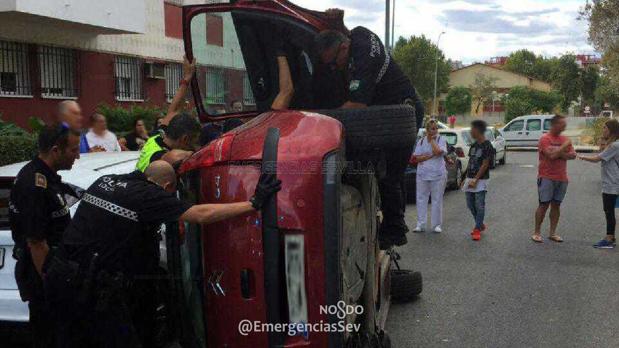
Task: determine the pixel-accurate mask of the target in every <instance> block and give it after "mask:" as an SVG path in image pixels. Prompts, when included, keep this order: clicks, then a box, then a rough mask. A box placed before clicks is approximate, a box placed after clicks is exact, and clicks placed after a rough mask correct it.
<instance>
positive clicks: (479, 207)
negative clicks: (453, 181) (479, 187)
mask: <svg viewBox="0 0 619 348" xmlns="http://www.w3.org/2000/svg"><path fill="white" fill-rule="evenodd" d="M466 205H467V206H468V207H469V210H470V211H471V214H473V218H474V219H475V228H477V229H479V230H481V227H482V226H483V224H484V217H485V216H486V191H481V192H466Z"/></svg>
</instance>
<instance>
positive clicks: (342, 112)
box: [313, 105, 417, 150]
mask: <svg viewBox="0 0 619 348" xmlns="http://www.w3.org/2000/svg"><path fill="white" fill-rule="evenodd" d="M313 112H316V113H319V114H323V115H326V116H330V117H333V118H335V119H337V120H338V121H340V122H342V124H343V125H344V131H345V132H346V146H347V147H348V148H349V149H354V150H367V149H377V148H379V149H390V148H402V147H410V148H411V149H412V148H413V146H414V145H415V139H416V136H417V124H416V120H415V109H414V108H413V107H412V106H410V105H388V106H370V107H367V108H362V109H329V110H316V111H313Z"/></svg>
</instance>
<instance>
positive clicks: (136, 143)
mask: <svg viewBox="0 0 619 348" xmlns="http://www.w3.org/2000/svg"><path fill="white" fill-rule="evenodd" d="M147 140H148V130H147V129H146V124H144V120H142V119H136V120H135V122H134V123H133V131H132V132H131V133H129V134H128V135H127V136H126V137H124V138H122V139H120V140H119V143H121V146H124V148H123V150H126V151H139V150H140V149H142V146H144V144H145V143H146V141H147Z"/></svg>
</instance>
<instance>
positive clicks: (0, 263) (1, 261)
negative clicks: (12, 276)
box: [0, 248, 6, 269]
mask: <svg viewBox="0 0 619 348" xmlns="http://www.w3.org/2000/svg"><path fill="white" fill-rule="evenodd" d="M5 251H6V249H4V248H0V269H1V268H2V267H4V254H6V253H5Z"/></svg>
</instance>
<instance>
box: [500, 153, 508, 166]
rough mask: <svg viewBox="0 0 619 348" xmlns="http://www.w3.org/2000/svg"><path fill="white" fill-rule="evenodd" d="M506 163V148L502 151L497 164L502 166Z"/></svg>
mask: <svg viewBox="0 0 619 348" xmlns="http://www.w3.org/2000/svg"><path fill="white" fill-rule="evenodd" d="M505 163H507V149H505V150H504V151H503V158H501V160H500V161H499V164H500V165H502V166H504V165H505Z"/></svg>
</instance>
